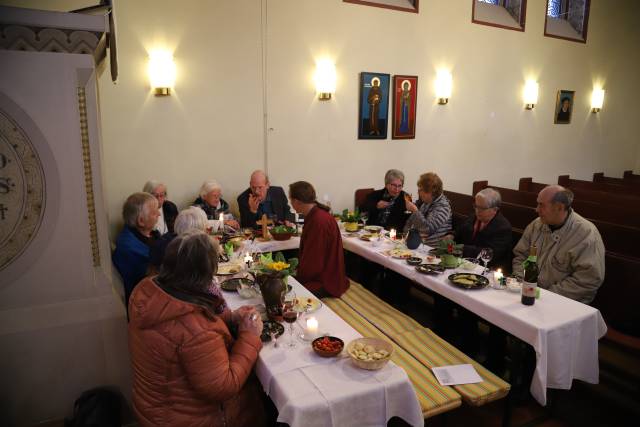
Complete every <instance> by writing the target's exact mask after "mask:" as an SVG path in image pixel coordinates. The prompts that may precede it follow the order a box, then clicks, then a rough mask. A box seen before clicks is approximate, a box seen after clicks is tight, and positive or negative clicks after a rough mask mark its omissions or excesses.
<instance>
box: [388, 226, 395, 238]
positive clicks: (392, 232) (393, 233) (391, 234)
mask: <svg viewBox="0 0 640 427" xmlns="http://www.w3.org/2000/svg"><path fill="white" fill-rule="evenodd" d="M389 238H390V239H391V240H395V239H396V229H395V228H392V229H391V231H389Z"/></svg>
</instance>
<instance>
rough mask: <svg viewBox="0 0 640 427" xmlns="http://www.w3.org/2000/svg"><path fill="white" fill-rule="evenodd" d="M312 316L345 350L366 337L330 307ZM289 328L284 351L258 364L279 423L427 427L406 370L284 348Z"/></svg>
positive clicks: (236, 301)
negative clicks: (395, 421) (394, 421)
mask: <svg viewBox="0 0 640 427" xmlns="http://www.w3.org/2000/svg"><path fill="white" fill-rule="evenodd" d="M272 243H273V242H272ZM289 244H290V243H289ZM287 245H288V244H287V243H286V242H278V243H274V244H273V246H275V247H273V248H272V249H269V250H285V249H292V248H290V247H287ZM289 284H290V285H291V286H292V287H293V289H294V291H295V292H296V295H297V296H298V297H311V296H312V294H311V293H310V292H309V291H307V289H305V288H304V287H303V286H302V285H301V284H300V283H299V282H298V281H296V280H295V279H294V278H292V277H289ZM223 294H224V296H225V299H226V301H227V304H228V305H229V307H230V308H231V309H236V308H238V307H240V306H242V305H255V304H259V303H262V299H261V298H259V297H258V298H253V299H243V298H241V297H240V296H239V295H238V294H237V293H235V292H223ZM307 316H313V317H315V318H316V319H317V320H318V324H319V332H320V333H326V334H330V335H333V336H338V337H340V338H341V339H343V340H344V342H345V345H346V344H347V343H349V342H350V341H351V340H353V339H355V338H359V337H360V336H361V335H360V334H358V332H356V331H355V330H354V329H353V328H352V327H351V326H349V325H348V324H347V323H346V322H345V321H344V320H342V319H341V318H340V317H339V316H338V315H336V314H335V313H334V312H333V311H332V310H331V309H330V308H329V307H326V306H322V307H321V308H320V309H318V310H316V311H315V312H313V313H310V314H308V315H307ZM302 321H303V322H304V319H302ZM286 326H287V330H286V331H285V333H284V334H283V335H282V337H280V338H278V342H279V347H278V348H275V346H274V344H273V343H266V344H265V345H264V347H263V348H262V350H261V351H260V354H259V356H258V360H257V362H256V374H257V376H258V379H259V380H260V382H261V384H262V386H263V388H264V391H265V393H267V395H269V397H270V398H271V400H272V401H273V403H274V404H275V406H276V408H277V409H278V421H279V422H284V423H287V424H289V425H290V426H291V427H298V426H300V427H302V426H304V427H331V426H336V427H338V426H362V425H372V426H373V425H386V423H387V421H388V420H389V419H390V418H392V417H394V416H397V417H400V418H402V419H403V420H405V421H406V422H408V423H409V424H410V425H412V426H422V425H423V424H424V420H423V418H422V412H421V409H420V404H419V403H418V399H417V397H416V394H415V391H414V389H413V386H412V385H411V382H410V381H409V378H408V377H407V374H406V373H405V371H404V370H403V369H401V368H400V367H398V366H396V365H395V364H394V363H393V362H391V361H389V363H388V364H387V365H386V366H385V367H384V368H383V369H381V370H379V371H366V370H362V369H360V368H357V367H356V366H355V365H354V364H353V363H352V362H351V360H349V357H348V355H346V353H345V352H343V354H342V355H341V356H339V357H338V358H322V357H320V356H318V355H317V354H315V353H314V351H313V349H312V348H311V344H310V343H308V342H305V341H302V340H298V343H297V347H296V348H293V349H291V348H288V347H286V346H285V345H284V344H285V343H286V341H287V340H288V334H289V331H288V325H286Z"/></svg>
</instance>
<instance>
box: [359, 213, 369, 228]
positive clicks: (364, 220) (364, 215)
mask: <svg viewBox="0 0 640 427" xmlns="http://www.w3.org/2000/svg"><path fill="white" fill-rule="evenodd" d="M360 219H361V220H362V224H363V226H364V227H366V226H367V221H368V220H369V214H368V213H366V212H364V213H362V214H360Z"/></svg>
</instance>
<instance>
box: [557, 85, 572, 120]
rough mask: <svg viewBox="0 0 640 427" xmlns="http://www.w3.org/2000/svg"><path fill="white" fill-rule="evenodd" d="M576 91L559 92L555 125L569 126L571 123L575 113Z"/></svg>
mask: <svg viewBox="0 0 640 427" xmlns="http://www.w3.org/2000/svg"><path fill="white" fill-rule="evenodd" d="M574 95H575V91H573V90H559V91H558V97H557V98H556V109H555V114H554V116H553V123H556V124H563V125H566V124H569V123H571V113H572V112H573V100H574Z"/></svg>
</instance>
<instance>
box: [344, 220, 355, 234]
mask: <svg viewBox="0 0 640 427" xmlns="http://www.w3.org/2000/svg"><path fill="white" fill-rule="evenodd" d="M344 229H345V230H346V231H349V232H354V231H358V223H357V222H345V223H344Z"/></svg>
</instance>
